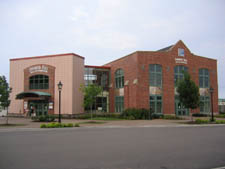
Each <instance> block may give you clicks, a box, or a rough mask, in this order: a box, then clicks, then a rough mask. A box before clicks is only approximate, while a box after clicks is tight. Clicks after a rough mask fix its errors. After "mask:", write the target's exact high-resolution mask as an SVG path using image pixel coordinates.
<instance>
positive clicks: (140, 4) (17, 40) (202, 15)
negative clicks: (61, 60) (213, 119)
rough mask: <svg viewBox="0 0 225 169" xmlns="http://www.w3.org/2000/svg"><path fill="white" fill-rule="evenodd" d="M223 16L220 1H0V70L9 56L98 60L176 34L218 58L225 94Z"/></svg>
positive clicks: (168, 40) (224, 5)
mask: <svg viewBox="0 0 225 169" xmlns="http://www.w3.org/2000/svg"><path fill="white" fill-rule="evenodd" d="M224 16H225V1H224V0H213V1H212V0H187V1H180V0H169V1H165V0H38V1H37V0H0V51H1V53H0V57H1V60H0V61H1V62H0V63H1V66H0V74H2V75H5V76H7V77H8V76H9V59H10V58H17V57H29V56H39V55H48V54H57V53H70V52H73V53H77V54H79V55H81V56H84V57H85V64H88V65H102V64H104V63H107V62H109V61H112V60H114V59H117V58H119V57H122V56H124V55H127V54H129V53H132V52H134V51H136V50H157V49H160V48H163V47H166V46H169V45H171V44H174V43H176V42H177V41H178V40H180V39H181V40H183V42H184V43H185V44H186V45H187V47H188V48H189V49H190V50H191V51H192V52H193V53H195V54H197V55H200V56H205V57H209V58H214V59H217V61H218V82H219V97H223V98H225V76H224V74H223V73H224V70H225V69H224V65H225V31H224V30H225V19H224Z"/></svg>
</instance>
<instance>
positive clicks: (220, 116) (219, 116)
mask: <svg viewBox="0 0 225 169" xmlns="http://www.w3.org/2000/svg"><path fill="white" fill-rule="evenodd" d="M215 117H217V118H225V114H217V115H215Z"/></svg>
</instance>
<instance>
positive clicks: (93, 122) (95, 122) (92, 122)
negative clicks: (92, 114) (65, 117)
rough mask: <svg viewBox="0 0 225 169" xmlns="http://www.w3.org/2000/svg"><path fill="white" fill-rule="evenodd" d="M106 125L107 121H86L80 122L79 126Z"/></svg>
mask: <svg viewBox="0 0 225 169" xmlns="http://www.w3.org/2000/svg"><path fill="white" fill-rule="evenodd" d="M104 123H106V122H105V121H85V122H80V123H79V124H104Z"/></svg>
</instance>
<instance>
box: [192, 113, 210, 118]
mask: <svg viewBox="0 0 225 169" xmlns="http://www.w3.org/2000/svg"><path fill="white" fill-rule="evenodd" d="M192 116H193V117H207V116H208V115H207V114H202V113H194V114H192Z"/></svg>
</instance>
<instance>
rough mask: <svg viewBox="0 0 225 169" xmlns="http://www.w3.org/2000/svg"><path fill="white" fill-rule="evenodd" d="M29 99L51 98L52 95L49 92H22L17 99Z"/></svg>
mask: <svg viewBox="0 0 225 169" xmlns="http://www.w3.org/2000/svg"><path fill="white" fill-rule="evenodd" d="M29 97H37V98H38V97H42V98H49V97H51V94H49V93H47V92H36V91H34V92H22V93H19V94H17V95H16V99H24V98H29Z"/></svg>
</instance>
